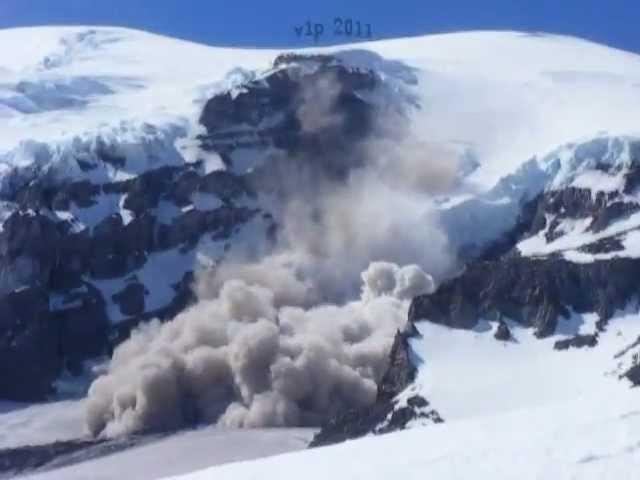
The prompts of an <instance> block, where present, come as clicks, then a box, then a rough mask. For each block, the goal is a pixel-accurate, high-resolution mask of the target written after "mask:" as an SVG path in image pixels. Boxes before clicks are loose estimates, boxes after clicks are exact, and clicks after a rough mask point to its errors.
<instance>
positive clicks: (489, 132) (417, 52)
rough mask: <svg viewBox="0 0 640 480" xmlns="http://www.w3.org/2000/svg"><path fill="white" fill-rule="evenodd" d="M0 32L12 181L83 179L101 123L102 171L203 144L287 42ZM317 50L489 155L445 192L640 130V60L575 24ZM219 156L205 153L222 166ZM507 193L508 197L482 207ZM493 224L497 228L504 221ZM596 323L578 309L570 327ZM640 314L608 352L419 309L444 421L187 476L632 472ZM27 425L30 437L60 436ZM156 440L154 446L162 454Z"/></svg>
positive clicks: (86, 473)
mask: <svg viewBox="0 0 640 480" xmlns="http://www.w3.org/2000/svg"><path fill="white" fill-rule="evenodd" d="M0 45H3V46H4V45H11V48H3V49H2V51H1V52H0V188H2V185H4V184H5V183H6V181H7V178H8V177H9V175H10V172H12V170H13V169H14V168H15V167H20V168H22V169H29V168H31V169H33V170H49V169H51V170H54V171H55V172H56V173H57V174H60V175H65V176H77V175H83V176H85V177H86V176H87V175H88V174H87V173H85V172H81V171H80V170H79V169H78V168H77V167H74V166H73V165H74V162H70V161H69V159H72V158H73V153H74V152H76V151H78V150H83V149H86V146H87V145H91V144H95V142H96V139H97V138H101V139H103V140H105V141H107V142H108V143H113V144H119V145H121V146H122V148H124V149H125V150H126V152H127V154H128V155H127V156H128V159H127V166H126V168H124V169H116V168H114V167H112V166H109V165H106V164H105V165H103V166H101V167H100V168H99V169H96V170H93V171H92V172H90V175H89V176H90V178H89V179H90V180H92V181H95V182H101V181H110V180H116V179H117V180H119V179H123V178H128V177H130V176H131V175H134V174H137V173H140V172H141V171H144V170H146V169H148V168H151V167H157V166H159V165H161V164H176V163H181V162H189V161H193V160H195V159H197V158H198V157H199V156H201V152H198V151H197V149H194V147H193V142H192V141H191V139H192V138H193V136H194V134H195V133H197V131H198V126H197V124H196V120H197V116H198V113H199V111H200V108H201V107H202V105H203V103H204V101H205V100H206V99H207V98H208V97H209V96H210V95H211V94H212V93H213V92H215V91H217V90H222V89H227V88H233V87H234V86H237V85H238V84H239V83H241V82H242V81H244V80H246V79H247V78H251V77H252V75H253V73H252V71H255V70H258V71H260V70H264V69H268V68H270V64H271V62H272V61H273V59H274V57H275V56H276V55H277V54H278V53H280V52H279V51H273V50H257V49H256V50H250V49H231V48H214V47H207V46H202V45H196V44H193V43H189V42H184V41H178V40H175V39H169V38H165V37H161V36H157V35H153V34H150V33H145V32H139V31H132V30H127V29H121V28H102V27H99V28H89V27H69V28H59V27H55V28H54V27H51V28H49V27H46V28H44V27H42V28H40V27H39V28H24V29H12V30H0ZM308 51H309V52H318V51H321V52H339V53H338V55H340V56H341V57H342V58H343V59H344V60H345V61H346V62H347V63H350V64H352V65H354V66H360V67H371V66H373V67H375V68H376V69H378V70H379V71H380V72H381V73H382V74H384V75H386V76H387V77H388V78H391V79H394V78H395V79H401V80H404V81H407V82H409V83H410V84H411V86H410V87H407V88H409V90H410V91H411V93H412V94H413V95H414V96H415V98H416V99H417V100H418V101H419V102H420V104H421V109H420V110H419V111H417V112H416V113H415V118H414V122H413V124H414V125H415V128H414V130H416V131H417V132H419V133H420V135H421V136H423V139H424V140H426V141H430V142H436V143H446V144H449V145H451V144H456V145H459V146H462V147H463V148H466V149H468V150H469V151H471V152H473V155H474V157H475V158H476V159H477V160H478V161H479V163H480V167H479V168H478V169H477V170H476V171H474V172H473V173H472V174H471V175H470V176H469V177H467V179H466V180H465V182H464V184H463V186H462V188H461V189H460V191H459V192H457V193H458V194H459V198H458V199H456V198H452V199H450V204H455V203H456V202H458V201H459V200H460V199H464V198H468V197H469V196H474V195H477V194H478V193H479V192H484V191H487V190H489V189H490V188H491V187H492V186H493V185H495V183H496V182H497V180H498V179H500V178H501V177H503V176H504V175H505V174H507V173H510V172H514V171H516V170H517V168H518V167H519V166H520V165H522V164H523V163H524V162H525V161H526V160H527V159H529V158H532V157H533V156H535V155H541V156H542V155H544V154H546V153H547V152H549V151H552V150H553V149H554V148H556V147H557V146H558V145H562V144H565V143H566V142H568V141H577V140H580V139H585V138H586V139H589V138H593V137H594V136H596V135H600V134H602V133H603V132H606V133H607V134H610V135H634V133H637V132H636V130H637V127H636V122H637V112H638V111H640V57H639V56H636V55H633V54H631V53H627V52H623V51H619V50H615V49H611V48H607V47H604V46H601V45H597V44H594V43H590V42H587V41H583V40H579V39H575V38H569V37H562V36H554V35H539V34H535V35H534V34H525V33H517V32H468V33H459V34H446V35H433V36H426V37H416V38H411V39H399V40H385V41H378V42H370V43H366V44H357V45H347V46H339V47H331V48H323V49H309V50H308ZM371 52H373V53H375V54H377V55H372V54H371ZM380 56H382V57H383V58H381V57H380ZM395 61H400V62H403V63H404V64H405V66H402V65H399V64H398V63H396V62H395ZM406 66H408V67H409V69H407V68H406ZM210 160H212V161H211V162H210V163H211V165H210V167H209V168H218V167H219V165H218V164H217V163H216V160H215V159H210ZM526 178H527V179H528V180H527V181H534V183H535V181H537V180H539V177H537V176H536V175H532V176H530V177H526ZM596 180H597V179H596ZM596 180H594V179H593V178H576V179H575V181H577V182H587V183H588V184H592V183H593V182H594V181H596ZM600 180H601V179H600ZM598 181H599V180H598ZM530 186H531V185H529V184H528V185H524V186H523V188H524V189H525V190H526V189H527V188H528V187H530ZM534 186H535V185H534ZM500 202H503V199H502V198H501V197H498V196H496V197H491V198H488V199H487V198H484V199H481V201H480V204H485V205H488V204H493V205H495V204H498V205H499V204H500ZM2 208H3V209H5V208H11V207H10V206H4V205H3V207H2ZM113 208H119V206H118V205H115V206H114V207H113ZM90 221H91V219H90V218H89V219H87V222H90ZM451 225H453V226H454V227H455V226H456V224H455V222H453V223H452V224H451ZM482 227H483V228H481V229H478V230H483V229H484V230H489V231H490V232H489V234H495V228H494V227H495V226H492V225H488V224H482ZM477 235H478V237H481V236H482V232H481V231H479V232H477ZM105 288H106V287H105ZM593 321H594V319H593V318H590V317H588V316H585V317H582V318H580V319H576V321H575V323H574V324H571V325H568V326H567V333H575V332H576V331H577V330H579V329H581V328H587V327H588V328H590V326H592V324H593ZM638 324H640V322H639V321H638V318H637V316H634V315H626V316H625V314H624V313H621V314H620V315H619V318H616V319H614V320H612V321H611V323H610V328H609V330H608V331H607V334H606V335H603V336H602V338H601V341H600V343H599V345H598V347H597V348H596V349H594V350H575V351H574V350H571V351H568V352H553V351H552V348H551V345H552V343H551V342H552V340H553V339H549V340H548V341H537V340H534V339H533V338H532V337H531V335H530V333H529V332H527V331H520V330H518V329H516V328H513V329H512V330H513V331H514V334H515V337H516V338H517V340H518V342H519V343H514V344H502V343H498V342H496V341H495V340H494V339H493V337H492V332H490V331H484V332H481V331H473V332H460V331H455V332H454V331H450V330H446V329H443V328H442V327H438V326H434V325H430V324H426V323H423V324H420V325H419V329H420V331H421V333H422V334H423V338H422V339H421V340H419V341H416V342H414V345H413V348H414V350H415V352H416V354H417V355H418V356H419V357H420V358H421V359H422V360H423V363H422V364H421V367H420V373H419V377H418V380H417V382H416V384H415V385H413V386H412V387H411V389H412V390H411V392H414V391H420V392H422V393H424V395H425V397H426V398H427V399H428V400H429V401H431V402H432V406H433V407H434V408H436V409H438V410H439V411H440V413H441V414H442V416H443V417H444V418H445V420H446V423H445V424H443V425H436V426H434V425H429V426H426V427H424V428H416V429H413V430H409V431H407V432H402V433H397V434H390V435H388V436H383V437H378V438H367V439H363V440H359V441H353V442H348V443H346V444H343V445H338V446H334V447H328V448H323V449H316V450H312V451H305V452H302V453H296V454H287V455H284V456H280V457H273V458H270V459H266V460H259V461H254V462H243V463H237V464H231V465H225V466H220V467H215V468H212V469H209V470H203V471H202V472H199V473H194V474H190V475H189V476H188V477H184V478H188V479H189V480H198V479H208V478H216V479H224V478H229V479H234V480H240V479H243V478H247V479H249V478H278V479H283V480H286V479H288V478H292V479H293V478H295V479H296V480H298V479H299V478H300V476H304V477H306V478H308V479H309V480H311V479H314V478H322V479H325V478H328V477H329V478H331V477H333V478H340V479H342V478H353V479H356V478H357V479H362V478H368V479H371V480H375V479H386V478H390V477H394V478H402V479H412V478H416V479H418V478H420V479H422V478H438V479H454V478H465V479H466V478H504V479H512V478H521V479H528V478H530V479H534V478H536V479H540V478H554V479H569V478H580V479H589V478H594V479H596V478H598V479H602V478H616V479H625V478H636V477H637V471H638V467H640V450H639V448H640V443H639V442H640V414H639V411H640V409H639V408H638V407H637V405H638V401H637V400H638V398H637V392H636V391H632V390H629V389H628V385H627V384H626V383H624V382H621V381H618V380H617V379H616V375H615V374H616V373H619V367H618V365H617V363H616V362H617V361H616V360H614V358H613V356H614V354H615V353H616V352H617V351H618V350H620V349H622V348H623V347H624V346H626V345H628V344H629V343H631V342H632V341H633V339H634V338H635V337H637V336H638V334H639V333H640V331H638V328H637V325H638ZM617 327H619V329H618V328H617ZM618 331H620V332H622V333H621V335H618V334H617V332H618ZM634 335H635V337H634ZM620 361H621V362H623V363H624V362H628V359H626V358H623V359H621V360H620ZM607 371H609V372H614V373H613V374H609V375H605V373H606V372H607ZM406 393H407V394H408V393H409V392H406ZM28 414H29V411H24V412H22V414H20V410H11V411H8V412H6V413H0V426H1V427H2V428H7V429H8V428H13V429H18V428H19V425H20V417H19V415H23V418H24V419H25V423H24V424H23V425H25V428H30V427H29V425H35V423H34V422H33V421H32V420H31V419H30V417H29V415H28ZM4 415H18V416H15V417H10V418H9V417H4ZM66 418H73V415H69V416H68V417H66ZM61 420H64V419H63V418H62V417H61ZM38 425H41V424H40V423H38ZM34 428H36V427H34ZM52 428H57V427H52ZM72 428H75V427H72ZM32 433H33V436H32V437H29V435H28V434H27V432H25V434H24V437H25V438H36V439H38V438H39V439H44V438H48V437H47V435H46V434H41V432H32ZM2 438H3V439H4V440H3V441H4V442H5V444H6V443H7V442H9V440H7V438H8V437H7V436H5V437H2ZM194 441H195V440H194ZM193 445H195V443H194V444H193ZM190 447H191V445H189V444H182V445H181V446H180V448H181V449H182V448H184V450H190ZM292 448H293V447H292ZM247 450H250V449H247ZM132 452H135V451H132ZM126 454H127V452H125V453H124V454H117V455H114V456H113V457H110V458H111V460H110V461H108V459H104V460H97V461H95V462H90V463H87V464H82V465H79V466H78V467H77V468H80V469H84V470H75V471H72V470H65V472H64V475H66V476H63V477H60V476H58V477H55V475H58V474H57V473H56V471H53V472H50V473H49V474H45V477H42V478H74V477H73V474H74V472H75V474H76V477H75V478H127V468H128V465H131V464H130V463H128V462H126V461H123V462H119V461H118V459H122V458H124V457H123V456H122V455H126ZM176 454H177V455H179V454H180V453H179V452H177V453H176ZM153 455H154V454H153V453H151V454H150V455H149V457H144V458H150V460H148V461H149V462H153ZM158 455H163V453H159V454H158ZM247 456H248V457H251V455H249V453H247ZM128 458H130V457H128ZM228 459H231V458H228ZM233 459H235V460H238V459H240V457H234V458H233ZM199 461H200V460H199ZM100 462H103V463H100ZM104 462H107V463H104ZM212 462H214V460H212ZM199 465H200V464H199ZM202 465H203V464H202ZM91 467H94V468H93V470H92V468H91ZM165 473H169V474H174V473H177V472H175V471H172V472H169V471H167V472H165ZM158 474H159V472H158ZM46 475H50V476H46ZM131 475H133V476H134V477H135V471H134V473H132V474H131ZM131 478H133V477H131Z"/></svg>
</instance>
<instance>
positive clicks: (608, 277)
mask: <svg viewBox="0 0 640 480" xmlns="http://www.w3.org/2000/svg"><path fill="white" fill-rule="evenodd" d="M579 154H580V151H579V148H578V149H577V153H576V155H579ZM632 161H633V165H635V166H634V167H632V168H631V169H630V171H629V172H628V173H627V174H626V177H625V179H626V182H627V185H628V184H629V182H630V181H631V180H630V179H632V178H635V177H634V175H635V174H634V173H633V172H636V171H638V170H640V156H639V157H637V158H635V157H634V158H633V159H632ZM602 168H604V167H602ZM625 188H626V187H625ZM637 211H640V204H638V203H636V202H634V201H632V200H629V199H628V198H627V197H625V194H624V193H623V192H622V191H621V192H608V193H605V192H597V194H595V195H594V194H592V192H591V191H590V190H586V189H579V188H575V187H567V188H564V189H560V190H550V191H547V192H545V193H543V194H541V195H539V196H538V197H537V198H535V199H534V200H533V201H531V202H529V203H528V204H526V205H524V206H523V209H522V212H521V216H520V218H519V220H518V222H517V225H516V226H515V227H514V229H513V230H512V231H511V232H509V233H507V234H506V235H505V238H502V239H499V240H498V241H497V242H496V243H495V244H494V245H492V246H490V247H489V248H487V249H486V250H485V251H484V252H483V253H482V254H480V255H478V256H477V257H476V259H475V260H472V261H471V262H470V264H469V265H468V266H467V267H466V269H465V271H464V273H463V274H462V275H460V276H459V277H457V278H454V279H452V280H449V281H447V282H445V283H444V284H442V285H441V286H440V287H439V289H438V290H437V292H435V293H434V294H433V295H423V296H420V297H417V298H415V299H414V301H413V302H412V305H411V309H410V313H409V318H410V321H412V322H413V321H417V320H421V319H428V320H429V321H432V322H435V323H440V324H443V325H448V326H450V327H453V328H464V329H470V328H473V327H475V326H476V324H477V321H478V319H479V318H485V319H488V320H493V321H497V320H499V319H501V318H509V319H512V320H514V321H516V322H518V323H520V324H522V325H523V326H526V327H532V328H534V329H535V331H536V335H537V336H538V337H546V336H549V335H551V334H553V333H554V332H555V331H556V327H557V325H558V322H561V321H562V320H563V319H565V318H568V317H569V315H570V311H571V310H573V311H575V312H577V313H585V312H596V313H598V315H599V316H600V319H599V321H598V323H597V327H598V329H599V330H602V329H604V328H605V326H606V324H607V321H608V320H609V319H610V318H611V316H612V315H613V313H614V312H615V310H616V309H619V308H624V307H625V305H626V304H627V303H628V302H629V301H630V300H632V299H633V298H635V297H636V296H637V292H638V287H639V286H640V284H639V283H638V280H637V279H638V278H640V277H639V276H638V275H639V274H640V261H639V260H638V259H636V258H629V257H615V256H614V257H613V258H611V259H607V260H605V261H597V260H596V261H593V262H590V263H577V262H572V261H569V260H567V259H565V258H564V257H563V256H562V255H561V253H552V254H548V255H546V256H540V257H535V256H531V257H524V256H522V255H520V252H519V251H518V249H517V248H516V247H515V245H516V243H518V242H519V241H520V240H523V239H525V238H527V237H530V236H533V235H540V234H543V236H544V238H545V239H546V241H547V242H553V241H554V240H557V239H558V238H560V237H562V236H563V235H564V232H563V231H562V230H561V229H560V225H561V224H562V221H563V220H575V219H584V218H591V219H592V221H591V223H590V225H589V226H588V229H587V230H588V231H590V232H594V233H598V232H603V231H604V230H605V229H606V228H607V227H608V226H610V225H611V224H612V223H613V222H615V221H617V220H620V219H623V218H625V217H626V216H628V215H630V214H632V213H635V212H637ZM619 237H620V234H613V235H611V236H605V237H595V240H594V241H592V242H590V243H586V244H585V245H583V246H581V247H580V249H579V251H580V252H584V253H590V254H599V253H611V252H613V253H615V252H618V251H620V250H622V249H623V245H622V243H621V241H620V238H619ZM593 341H595V339H591V338H589V339H587V338H577V339H574V340H573V341H571V342H569V343H568V344H567V345H571V346H577V345H578V344H583V345H589V344H590V343H592V342H593ZM564 345H565V343H561V346H560V347H564Z"/></svg>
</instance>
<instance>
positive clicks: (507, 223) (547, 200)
mask: <svg viewBox="0 0 640 480" xmlns="http://www.w3.org/2000/svg"><path fill="white" fill-rule="evenodd" d="M639 169H640V139H639V138H638V137H635V136H606V135H601V136H597V137H595V138H594V139H591V140H588V141H584V142H579V143H569V144H565V145H563V146H562V147H559V148H556V149H554V150H552V151H551V152H549V153H546V154H544V155H541V156H535V157H534V158H532V159H531V160H529V161H527V162H525V163H524V164H523V165H521V166H520V167H519V168H517V169H516V170H515V171H514V172H513V173H510V174H508V175H506V176H504V177H503V178H501V179H500V180H499V181H498V182H497V184H496V185H495V186H494V187H492V188H491V189H490V190H488V191H487V192H483V193H481V194H479V195H475V196H467V197H465V196H461V195H459V196H457V201H456V197H453V199H451V198H444V199H442V200H441V201H440V209H441V214H442V222H443V224H444V225H445V228H446V230H447V231H448V233H449V237H450V239H451V241H452V243H453V244H454V245H455V246H456V247H457V248H458V250H459V251H462V253H465V249H466V250H467V251H471V252H472V253H473V252H478V251H482V248H483V247H485V246H487V245H489V244H490V243H491V242H495V241H496V240H498V239H500V237H501V236H502V235H504V234H505V233H507V232H509V231H510V230H512V229H513V228H514V227H515V226H516V224H517V222H518V221H520V222H523V221H524V222H525V223H526V222H532V225H531V226H530V227H529V228H530V230H531V231H530V232H529V233H530V236H529V237H528V238H524V239H522V240H521V241H520V242H519V243H518V245H517V249H518V251H519V253H520V254H522V255H524V256H531V257H544V256H547V255H551V254H555V253H560V254H562V255H563V256H564V258H566V259H567V260H571V261H576V262H591V261H594V260H597V259H601V260H606V259H610V258H614V257H631V258H636V257H637V256H638V254H637V252H636V250H637V248H640V247H636V242H635V239H636V238H637V235H636V233H634V231H635V229H636V228H637V227H638V226H639V225H640V223H639V222H640V221H639V220H638V219H637V214H636V211H637V210H638V209H639V207H640V197H639V196H638V188H637V187H638V182H637V175H638V172H639ZM538 196H541V199H540V201H539V205H538V207H537V208H538V210H537V211H534V212H525V211H524V209H525V207H526V205H527V203H529V202H532V201H533V200H534V199H536V198H537V197H538ZM527 216H530V217H533V218H532V219H527V218H526V217H527ZM478 225H482V226H483V228H481V229H478V228H477V226H478ZM523 227H526V225H523ZM472 232H473V235H471V233H472ZM522 233H527V232H522ZM470 238H471V239H472V242H473V244H469V242H470V240H469V239H470ZM605 243H606V245H604V244H605ZM580 249H582V250H580ZM585 249H590V250H591V251H589V252H586V251H584V250H585Z"/></svg>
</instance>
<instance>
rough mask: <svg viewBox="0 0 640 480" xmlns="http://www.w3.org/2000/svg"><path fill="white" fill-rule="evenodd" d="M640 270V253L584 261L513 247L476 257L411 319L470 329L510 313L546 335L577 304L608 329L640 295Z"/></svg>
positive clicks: (419, 301)
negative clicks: (496, 255) (529, 254)
mask: <svg viewBox="0 0 640 480" xmlns="http://www.w3.org/2000/svg"><path fill="white" fill-rule="evenodd" d="M638 274H640V261H639V260H637V259H631V258H614V259H611V260H608V261H606V262H594V263H585V264H580V263H573V262H569V261H567V260H564V259H562V258H559V257H553V258H546V259H537V258H523V257H521V256H519V255H517V254H516V252H512V253H511V254H508V255H506V256H505V257H502V258H500V259H497V260H493V261H480V262H476V263H473V264H471V265H469V267H468V268H467V269H466V271H465V272H464V274H463V275H461V276H460V277H458V278H456V279H453V280H451V281H449V282H446V283H444V284H443V285H441V286H440V288H439V289H438V290H437V292H436V293H434V294H433V295H423V296H419V297H416V298H415V299H414V300H413V302H412V305H411V309H410V311H409V319H410V321H412V322H414V321H418V320H421V319H428V320H429V321H432V322H434V323H440V324H443V325H447V326H450V327H453V328H466V329H470V328H473V327H475V326H476V324H477V322H478V319H479V318H486V319H498V318H502V317H507V318H510V319H512V320H514V321H516V322H519V323H520V324H522V325H524V326H527V327H532V328H534V329H535V330H536V335H537V336H538V337H546V336H549V335H551V334H553V333H554V332H555V329H556V326H557V323H558V322H559V321H562V320H561V319H563V318H568V317H569V314H570V312H569V308H572V309H573V310H574V311H576V312H578V313H585V312H593V311H595V312H597V313H598V314H599V315H600V320H599V321H598V327H599V328H600V329H603V328H604V327H605V325H606V322H607V321H608V320H609V319H610V318H611V315H613V313H614V311H615V310H616V309H618V308H623V307H624V306H625V305H626V304H627V302H628V301H629V300H630V299H632V298H633V297H634V296H635V295H636V293H637V291H638V283H637V278H638Z"/></svg>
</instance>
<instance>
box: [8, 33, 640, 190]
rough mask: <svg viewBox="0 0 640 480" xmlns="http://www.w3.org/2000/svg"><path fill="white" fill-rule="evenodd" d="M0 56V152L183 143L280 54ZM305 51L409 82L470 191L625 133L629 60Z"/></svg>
mask: <svg viewBox="0 0 640 480" xmlns="http://www.w3.org/2000/svg"><path fill="white" fill-rule="evenodd" d="M0 44H2V45H11V48H8V49H3V52H2V54H1V55H0V126H2V128H0V154H1V153H2V152H5V153H6V152H8V151H11V150H14V149H16V148H17V147H18V146H19V144H20V142H23V141H26V140H33V141H37V142H45V143H51V142H61V141H69V140H70V139H72V138H73V137H76V136H77V137H83V136H86V135H95V134H96V133H98V132H105V134H106V133H108V132H113V131H115V132H116V134H117V135H120V136H123V137H126V136H127V135H128V136H134V137H135V136H136V135H138V133H139V132H140V131H141V129H142V128H143V125H145V124H146V125H152V126H153V127H155V128H158V129H160V130H161V131H169V130H172V131H174V132H175V131H180V132H183V134H184V135H186V133H184V132H187V131H189V130H191V129H193V128H195V127H194V122H193V121H194V120H195V118H196V117H197V115H198V113H199V111H200V108H201V107H202V105H203V103H204V101H205V100H206V99H207V98H208V97H210V96H211V94H212V93H214V92H216V91H220V90H223V89H228V88H234V86H237V85H238V84H240V83H241V82H242V81H244V80H246V79H247V78H251V76H252V73H251V72H252V71H255V70H257V71H263V70H265V69H268V68H269V67H270V64H271V62H272V61H273V59H274V57H275V56H276V55H277V54H278V53H280V52H279V51H275V50H265V49H254V50H252V49H233V48H217V47H208V46H204V45H198V44H194V43H189V42H186V41H180V40H176V39H171V38H166V37H162V36H158V35H154V34H150V33H145V32H140V31H134V30H127V29H122V28H103V27H96V28H88V27H68V28H59V27H39V28H21V29H10V30H0ZM365 49H366V50H365ZM308 51H310V52H317V51H321V52H341V53H339V56H341V57H342V58H344V60H345V61H346V62H347V63H349V64H351V65H353V66H357V67H374V68H376V69H378V71H380V72H381V73H382V74H383V75H385V76H387V77H389V78H401V79H402V80H403V81H405V82H409V83H414V84H415V85H414V87H413V94H414V95H415V97H416V98H417V99H418V101H419V102H420V103H421V104H422V106H423V108H422V110H421V112H420V113H418V114H417V118H416V122H414V123H415V124H416V130H418V131H419V132H422V135H423V136H424V138H425V139H426V140H429V141H434V142H457V143H459V144H463V145H467V146H470V147H471V148H472V149H473V150H474V151H475V152H476V154H477V157H478V158H479V160H480V163H481V167H480V169H479V170H478V171H477V172H475V173H474V180H475V181H477V182H479V183H480V185H481V186H482V185H484V186H490V185H491V184H493V183H494V182H495V181H496V180H497V179H498V178H500V177H501V176H502V175H503V174H504V173H505V172H508V171H511V170H513V169H514V167H515V166H517V165H518V164H520V163H522V162H523V161H524V160H526V159H527V158H530V157H531V156H532V155H534V154H537V153H544V152H546V151H549V150H551V149H552V148H555V147H556V146H557V145H559V144H562V143H564V142H567V141H569V140H573V139H578V138H581V137H585V136H593V135H595V134H597V133H598V132H602V131H608V132H609V133H612V134H619V133H632V132H630V129H636V128H637V127H635V123H636V118H635V114H634V112H637V111H638V110H639V109H640V59H639V58H638V57H637V56H635V55H633V54H630V53H627V52H623V51H619V50H614V49H611V48H607V47H604V46H600V45H597V44H594V43H590V42H586V41H582V40H578V39H574V38H570V37H561V36H553V35H530V34H523V33H515V32H469V33H460V34H446V35H431V36H425V37H416V38H411V39H398V40H384V41H378V42H371V43H367V44H357V45H351V46H349V45H345V46H340V47H331V48H322V49H309V50H308ZM370 52H375V53H376V54H378V55H372V54H371V53H370ZM380 56H382V57H383V58H380ZM394 61H400V62H403V63H404V65H402V64H398V63H394ZM406 67H409V70H407V69H406ZM409 72H412V73H409ZM170 127H171V128H170ZM176 129H178V130H176ZM176 136H180V135H179V134H176ZM29 157H30V154H27V155H23V156H21V157H20V158H19V159H17V158H13V161H15V162H18V161H20V162H22V163H24V162H29V161H30V158H29Z"/></svg>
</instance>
